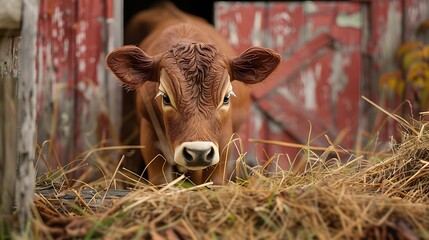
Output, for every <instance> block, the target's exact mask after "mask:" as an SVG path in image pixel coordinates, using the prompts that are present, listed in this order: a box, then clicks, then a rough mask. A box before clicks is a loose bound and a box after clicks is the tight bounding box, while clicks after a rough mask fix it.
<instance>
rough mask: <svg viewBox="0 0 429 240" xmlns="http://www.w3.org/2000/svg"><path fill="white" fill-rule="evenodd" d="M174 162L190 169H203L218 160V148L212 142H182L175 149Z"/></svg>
mask: <svg viewBox="0 0 429 240" xmlns="http://www.w3.org/2000/svg"><path fill="white" fill-rule="evenodd" d="M174 162H176V163H177V164H179V165H181V166H183V167H186V168H188V169H190V170H197V169H203V168H206V167H209V166H212V165H215V164H217V163H218V162H219V149H218V147H217V146H216V145H215V144H214V143H213V142H202V141H201V142H200V141H196V142H184V143H182V144H180V145H179V146H178V147H177V148H176V149H175V151H174Z"/></svg>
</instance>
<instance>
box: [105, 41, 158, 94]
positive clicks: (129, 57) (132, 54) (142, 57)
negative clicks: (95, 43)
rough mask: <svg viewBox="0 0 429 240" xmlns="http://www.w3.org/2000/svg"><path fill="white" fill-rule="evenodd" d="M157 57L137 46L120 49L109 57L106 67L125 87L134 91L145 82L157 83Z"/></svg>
mask: <svg viewBox="0 0 429 240" xmlns="http://www.w3.org/2000/svg"><path fill="white" fill-rule="evenodd" d="M157 65H158V60H157V57H156V56H155V57H151V56H149V55H147V54H146V53H144V52H143V51H142V50H141V49H140V48H138V47H136V46H124V47H120V48H118V49H116V50H114V51H112V52H111V53H109V55H107V57H106V66H107V68H108V69H110V70H111V71H112V72H113V73H114V74H115V75H116V77H117V78H119V80H121V81H122V83H123V84H124V85H125V87H127V88H130V89H134V88H136V87H137V86H139V85H141V84H143V83H144V82H145V81H157V72H158V71H157Z"/></svg>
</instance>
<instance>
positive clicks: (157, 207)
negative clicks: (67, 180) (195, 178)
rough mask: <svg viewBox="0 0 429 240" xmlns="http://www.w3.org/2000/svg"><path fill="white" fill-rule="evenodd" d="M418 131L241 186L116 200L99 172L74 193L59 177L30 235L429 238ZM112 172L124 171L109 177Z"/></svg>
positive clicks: (311, 158)
mask: <svg viewBox="0 0 429 240" xmlns="http://www.w3.org/2000/svg"><path fill="white" fill-rule="evenodd" d="M416 124H417V126H415V127H413V129H412V130H409V129H407V131H406V132H404V134H403V138H402V141H401V143H400V144H393V145H392V148H391V150H390V151H389V152H383V153H377V154H376V153H374V154H367V155H365V156H359V157H357V156H353V155H348V157H350V156H352V159H351V160H349V161H347V162H345V163H343V162H342V161H341V160H340V159H338V156H344V153H338V152H335V149H337V148H334V147H333V146H331V147H330V148H328V149H327V151H334V152H335V153H336V154H334V155H335V156H336V157H337V158H332V159H328V158H327V156H329V154H327V151H326V152H322V153H320V152H319V154H316V153H315V152H312V151H311V150H309V149H307V150H306V151H304V152H306V153H308V155H307V156H305V159H307V160H308V161H307V166H306V167H307V171H305V172H302V173H299V172H293V171H283V172H277V173H269V172H265V171H264V170H263V168H262V167H261V168H253V169H249V172H250V176H249V178H248V179H246V180H239V181H237V182H235V183H232V182H231V183H229V184H228V185H226V186H213V185H211V184H210V183H206V184H203V185H199V186H189V184H187V185H186V184H184V181H185V180H186V179H185V178H184V177H183V176H181V177H179V178H178V179H176V181H175V182H173V183H171V184H168V185H166V186H164V187H163V188H155V187H153V186H151V185H150V184H142V183H139V184H137V185H136V188H135V189H131V190H129V191H119V192H120V193H121V194H122V195H124V196H122V197H115V196H118V195H121V194H118V193H116V194H115V193H112V192H106V191H105V189H107V188H109V186H110V188H109V189H110V191H113V187H112V182H113V181H112V178H110V179H109V177H107V175H108V174H106V173H105V174H106V175H105V176H104V178H103V180H102V181H101V183H103V182H104V184H100V182H99V183H97V184H86V185H84V186H81V187H80V188H73V189H70V188H66V187H64V184H61V182H64V179H63V178H61V177H60V176H59V175H58V174H51V175H50V176H56V177H55V178H52V179H51V181H49V180H47V179H49V178H46V177H45V178H44V179H43V181H40V182H39V188H41V187H42V185H45V186H46V185H47V186H50V188H51V189H52V188H53V190H52V191H51V193H50V194H47V193H43V192H39V193H38V194H37V195H36V198H35V202H34V203H35V210H34V213H35V220H34V224H33V228H34V234H35V236H36V237H39V238H48V239H49V238H51V239H69V238H87V239H92V238H104V239H148V238H149V239H150V238H152V239H429V217H428V216H429V198H428V194H429V132H428V131H427V129H426V128H427V127H426V123H420V122H419V123H416ZM408 127H409V128H410V127H411V126H408ZM59 172H61V171H59ZM118 173H119V174H118ZM118 175H125V174H124V173H122V172H121V171H119V172H116V171H115V172H112V173H111V174H110V176H118ZM55 181H59V182H60V183H58V182H57V183H55ZM42 183H43V184H42ZM52 186H53V187H52ZM185 186H186V187H185ZM88 191H90V192H88ZM65 196H68V197H65ZM61 197H62V199H61ZM65 198H67V199H68V200H67V201H66V200H64V199H65Z"/></svg>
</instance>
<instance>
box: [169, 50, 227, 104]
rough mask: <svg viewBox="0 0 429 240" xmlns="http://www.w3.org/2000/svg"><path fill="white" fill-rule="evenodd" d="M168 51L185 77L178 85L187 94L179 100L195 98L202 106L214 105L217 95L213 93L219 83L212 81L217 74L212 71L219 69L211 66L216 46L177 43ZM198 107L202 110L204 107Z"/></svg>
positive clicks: (215, 56) (217, 53) (213, 61)
mask: <svg viewBox="0 0 429 240" xmlns="http://www.w3.org/2000/svg"><path fill="white" fill-rule="evenodd" d="M169 53H170V54H171V55H172V57H173V58H174V59H175V61H176V64H177V66H178V68H179V69H180V71H181V73H182V74H183V76H184V78H185V81H184V82H182V83H181V84H180V85H181V87H182V88H183V90H184V92H186V93H187V94H186V95H184V96H182V97H183V98H182V99H181V101H184V102H185V103H189V102H191V101H192V100H194V101H195V100H197V103H198V104H199V105H202V106H209V105H216V102H217V97H215V96H213V95H214V94H213V93H214V92H215V91H214V90H217V89H218V87H219V84H220V83H217V82H215V81H214V77H215V76H216V75H218V74H215V73H213V71H216V70H217V69H219V68H218V67H215V66H213V65H214V64H213V63H215V62H216V61H217V58H218V56H219V52H218V50H217V49H216V47H215V46H214V45H212V44H206V43H178V44H176V45H174V46H173V47H172V48H171V49H170V51H169ZM194 109H195V108H194ZM199 109H201V110H203V111H204V108H199Z"/></svg>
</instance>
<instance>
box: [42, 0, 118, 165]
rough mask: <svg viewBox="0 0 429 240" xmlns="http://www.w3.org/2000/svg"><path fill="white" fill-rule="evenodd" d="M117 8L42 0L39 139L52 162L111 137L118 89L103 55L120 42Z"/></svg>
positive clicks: (104, 2) (99, 0) (93, 0)
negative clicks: (105, 64) (106, 66)
mask: <svg viewBox="0 0 429 240" xmlns="http://www.w3.org/2000/svg"><path fill="white" fill-rule="evenodd" d="M118 2H119V1H118ZM115 8H116V9H115ZM118 10H119V11H118ZM121 10H122V9H121V4H120V3H116V2H114V1H113V0H77V1H49V0H41V1H40V9H39V19H38V33H37V43H36V44H37V56H36V58H37V59H36V64H37V66H36V68H37V80H36V81H37V85H38V87H37V89H38V91H37V140H38V145H39V146H40V147H42V149H43V152H44V156H45V158H48V159H47V160H48V161H49V162H50V164H51V166H53V167H55V166H56V165H57V164H56V161H55V158H57V157H58V159H59V161H60V164H61V165H62V166H65V165H66V164H67V163H69V162H71V161H72V160H73V159H74V158H75V157H76V156H77V154H81V153H83V152H84V151H87V150H89V149H93V148H95V147H97V146H100V145H103V144H109V143H111V141H112V140H109V141H110V142H104V143H103V141H107V140H108V139H115V136H116V132H117V127H115V126H118V125H119V124H120V122H119V121H120V109H119V107H120V106H121V102H120V99H121V96H120V94H121V91H120V87H119V85H118V84H117V81H116V80H115V79H114V78H113V76H111V75H110V74H109V73H107V71H106V69H105V67H104V58H105V56H106V54H107V53H108V52H109V51H111V50H112V49H113V48H114V47H118V46H120V45H121V44H122V30H121V29H122V20H121V19H122V18H121V16H122V11H121ZM118 13H119V14H120V15H118ZM116 139H117V138H116ZM56 155H57V156H56ZM39 167H40V166H39Z"/></svg>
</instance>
